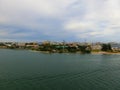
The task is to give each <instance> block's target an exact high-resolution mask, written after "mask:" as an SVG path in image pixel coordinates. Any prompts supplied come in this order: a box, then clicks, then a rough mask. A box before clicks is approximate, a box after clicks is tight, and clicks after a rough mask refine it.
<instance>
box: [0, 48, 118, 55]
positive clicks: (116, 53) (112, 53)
mask: <svg viewBox="0 0 120 90" xmlns="http://www.w3.org/2000/svg"><path fill="white" fill-rule="evenodd" d="M0 49H8V48H0ZM9 50H28V51H32V52H41V53H47V54H48V53H50V54H52V53H60V52H50V51H39V50H31V49H9ZM61 53H68V54H69V53H73V54H93V55H120V52H105V51H99V52H94V51H91V53H81V52H61Z"/></svg>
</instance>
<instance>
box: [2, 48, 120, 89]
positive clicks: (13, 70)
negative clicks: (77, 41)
mask: <svg viewBox="0 0 120 90" xmlns="http://www.w3.org/2000/svg"><path fill="white" fill-rule="evenodd" d="M0 90H120V55H92V54H82V55H81V54H72V53H71V54H67V53H66V54H65V53H64V54H59V53H54V54H47V53H41V52H33V51H27V50H7V49H0Z"/></svg>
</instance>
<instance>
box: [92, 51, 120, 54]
mask: <svg viewBox="0 0 120 90" xmlns="http://www.w3.org/2000/svg"><path fill="white" fill-rule="evenodd" d="M91 54H102V55H120V52H103V51H100V52H91Z"/></svg>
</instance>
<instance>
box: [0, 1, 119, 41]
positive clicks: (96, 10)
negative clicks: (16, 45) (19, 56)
mask: <svg viewBox="0 0 120 90" xmlns="http://www.w3.org/2000/svg"><path fill="white" fill-rule="evenodd" d="M119 33H120V0H0V41H44V40H50V41H63V40H65V41H68V42H69V41H79V42H84V41H85V40H86V41H88V42H97V41H98V42H112V41H113V42H120V40H119V38H120V35H119Z"/></svg>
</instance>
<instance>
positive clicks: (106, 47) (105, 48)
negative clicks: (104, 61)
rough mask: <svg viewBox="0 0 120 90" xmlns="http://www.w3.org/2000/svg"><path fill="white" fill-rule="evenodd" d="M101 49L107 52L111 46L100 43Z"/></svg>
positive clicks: (110, 49)
mask: <svg viewBox="0 0 120 90" xmlns="http://www.w3.org/2000/svg"><path fill="white" fill-rule="evenodd" d="M101 50H102V51H107V52H111V51H112V48H111V45H110V44H102V49H101Z"/></svg>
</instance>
